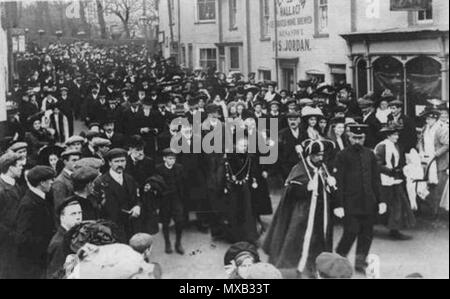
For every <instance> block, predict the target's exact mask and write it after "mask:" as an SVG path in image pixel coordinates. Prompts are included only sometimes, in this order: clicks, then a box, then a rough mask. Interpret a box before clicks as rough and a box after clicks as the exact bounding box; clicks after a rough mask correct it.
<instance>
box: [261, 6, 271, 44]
mask: <svg viewBox="0 0 450 299" xmlns="http://www.w3.org/2000/svg"><path fill="white" fill-rule="evenodd" d="M260 7H261V39H263V40H268V39H270V32H269V22H270V1H269V0H260Z"/></svg>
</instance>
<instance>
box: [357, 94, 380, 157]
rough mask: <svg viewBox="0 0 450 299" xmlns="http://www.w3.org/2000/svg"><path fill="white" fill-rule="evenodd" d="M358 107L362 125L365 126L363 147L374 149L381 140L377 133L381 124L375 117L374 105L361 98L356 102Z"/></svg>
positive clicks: (368, 100) (370, 101)
mask: <svg viewBox="0 0 450 299" xmlns="http://www.w3.org/2000/svg"><path fill="white" fill-rule="evenodd" d="M358 105H359V108H360V109H361V111H362V113H363V123H364V124H365V125H367V134H366V138H365V140H366V141H365V144H364V145H365V146H366V147H368V148H370V149H374V148H375V146H376V145H377V144H378V143H380V142H381V141H382V140H383V138H382V137H381V136H380V133H379V132H380V130H381V128H382V124H381V122H380V121H379V120H378V118H377V117H376V114H375V108H374V105H375V104H374V102H373V101H372V100H370V99H367V98H362V99H359V100H358Z"/></svg>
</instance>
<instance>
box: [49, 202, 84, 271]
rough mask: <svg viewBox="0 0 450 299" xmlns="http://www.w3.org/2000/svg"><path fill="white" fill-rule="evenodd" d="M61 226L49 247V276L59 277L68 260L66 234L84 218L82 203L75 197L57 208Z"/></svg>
mask: <svg viewBox="0 0 450 299" xmlns="http://www.w3.org/2000/svg"><path fill="white" fill-rule="evenodd" d="M57 213H58V216H59V223H60V225H59V227H58V229H57V231H56V234H55V235H54V236H53V238H52V239H51V241H50V244H49V246H48V249H47V253H48V254H47V278H50V279H51V278H58V277H59V276H61V275H60V274H59V273H61V272H62V271H61V270H62V269H63V266H64V263H65V261H66V252H65V250H64V236H65V234H66V233H67V232H68V231H69V230H70V229H71V228H72V227H74V226H76V225H77V224H80V223H81V221H82V220H83V212H82V210H81V205H80V203H79V202H78V201H77V200H76V199H74V198H67V199H66V200H64V201H63V202H62V203H61V204H60V205H59V207H58V208H57Z"/></svg>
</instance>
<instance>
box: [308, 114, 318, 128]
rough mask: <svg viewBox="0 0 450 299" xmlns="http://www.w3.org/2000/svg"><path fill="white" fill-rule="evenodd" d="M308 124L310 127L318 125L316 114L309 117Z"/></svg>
mask: <svg viewBox="0 0 450 299" xmlns="http://www.w3.org/2000/svg"><path fill="white" fill-rule="evenodd" d="M308 125H309V126H310V127H315V126H317V117H315V116H312V117H310V118H309V119H308Z"/></svg>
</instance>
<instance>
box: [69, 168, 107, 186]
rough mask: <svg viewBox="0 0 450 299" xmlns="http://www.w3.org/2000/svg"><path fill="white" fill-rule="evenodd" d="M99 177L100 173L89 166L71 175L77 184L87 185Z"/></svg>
mask: <svg viewBox="0 0 450 299" xmlns="http://www.w3.org/2000/svg"><path fill="white" fill-rule="evenodd" d="M99 175H100V173H99V171H98V169H95V168H92V167H89V166H82V167H80V168H76V169H75V171H74V172H73V173H72V175H71V178H72V180H73V181H74V182H76V183H79V184H87V183H89V182H92V181H93V180H95V179H96V178H97V177H98V176H99Z"/></svg>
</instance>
